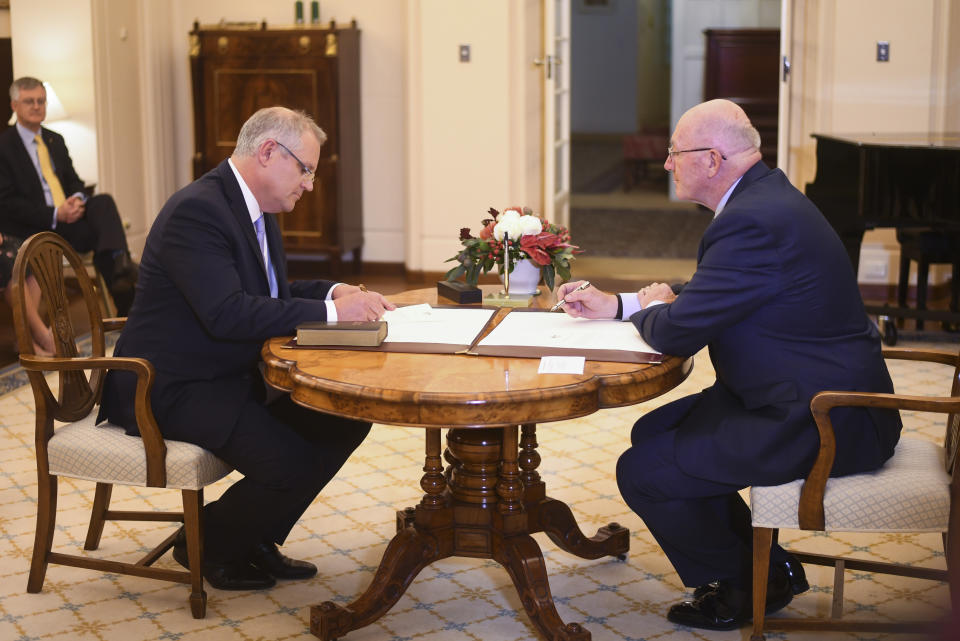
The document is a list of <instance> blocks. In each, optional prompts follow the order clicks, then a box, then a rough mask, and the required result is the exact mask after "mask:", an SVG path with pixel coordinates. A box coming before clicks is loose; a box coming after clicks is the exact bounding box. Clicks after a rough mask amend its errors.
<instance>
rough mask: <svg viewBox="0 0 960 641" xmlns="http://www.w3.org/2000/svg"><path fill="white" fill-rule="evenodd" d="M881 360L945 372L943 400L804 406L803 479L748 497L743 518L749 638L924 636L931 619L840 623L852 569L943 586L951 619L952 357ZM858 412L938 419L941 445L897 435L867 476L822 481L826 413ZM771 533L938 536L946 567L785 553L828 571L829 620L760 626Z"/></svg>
mask: <svg viewBox="0 0 960 641" xmlns="http://www.w3.org/2000/svg"><path fill="white" fill-rule="evenodd" d="M884 356H885V357H886V358H896V359H904V360H913V361H926V362H932V363H941V364H944V365H949V366H952V368H953V370H952V374H953V379H952V380H953V384H952V389H951V392H950V394H951V395H950V396H949V397H924V396H903V395H899V394H870V393H862V392H821V393H819V394H817V395H816V396H814V397H813V400H812V401H811V402H810V408H811V410H812V411H813V417H814V419H815V420H816V423H817V429H818V430H819V432H820V451H819V453H818V455H817V459H816V461H815V462H814V465H813V468H812V469H811V471H810V474H809V476H807V478H806V479H805V480H798V481H793V482H791V483H786V484H784V485H778V486H775V487H754V488H751V490H750V503H751V507H750V509H751V511H752V514H753V635H752V636H751V637H750V638H751V641H760V640H762V639H763V638H764V636H763V631H764V629H779V630H785V629H796V630H844V631H852V630H858V631H872V632H910V631H928V632H929V631H930V630H931V629H933V628H934V627H935V626H936V625H937V622H932V621H889V620H887V621H852V620H843V619H842V618H841V617H842V611H843V572H844V569H847V570H860V571H864V572H878V573H887V574H894V575H898V576H908V577H916V578H922V579H933V580H937V581H949V585H950V595H951V602H952V608H953V613H952V619H951V620H952V621H953V623H954V624H956V622H957V620H956V617H957V616H960V473H958V472H960V457H958V455H957V450H958V442H960V355H958V354H955V353H954V354H951V353H943V352H925V351H914V350H903V349H897V350H885V351H884ZM843 406H862V407H882V408H891V409H898V410H900V409H902V410H914V411H922V412H938V413H943V414H947V415H948V420H947V427H946V437H945V439H944V443H945V444H944V446H943V447H941V446H939V445H937V444H935V443H931V442H929V441H924V440H920V439H916V438H909V437H902V438H901V439H900V442H899V443H898V444H897V448H896V451H895V452H894V455H893V457H891V458H890V460H889V461H887V462H886V464H884V466H883V467H882V468H880V469H879V470H877V471H875V472H871V473H867V474H856V475H852V476H845V477H841V478H829V473H830V469H831V467H832V466H833V460H834V456H835V447H836V445H835V441H834V430H833V425H832V424H831V422H830V416H829V412H830V410H831V409H832V408H834V407H843ZM779 528H791V529H801V530H814V531H823V532H831V531H833V532H857V531H859V532H941V533H942V535H943V547H944V552H945V553H946V557H947V569H946V570H941V569H936V568H925V567H918V566H909V565H903V564H898V563H885V562H879V561H867V560H857V559H853V558H849V557H839V556H828V555H823V554H809V553H804V552H802V551H798V550H790V552H791V553H792V554H793V555H794V556H796V557H797V558H798V559H799V560H800V562H801V563H813V564H818V565H832V566H833V567H834V584H833V604H832V612H831V617H830V618H819V619H814V618H781V617H773V618H769V619H765V617H764V605H765V603H766V591H767V571H768V568H769V562H770V545H771V542H772V540H773V539H774V536H775V534H776V533H777V531H778V529H779Z"/></svg>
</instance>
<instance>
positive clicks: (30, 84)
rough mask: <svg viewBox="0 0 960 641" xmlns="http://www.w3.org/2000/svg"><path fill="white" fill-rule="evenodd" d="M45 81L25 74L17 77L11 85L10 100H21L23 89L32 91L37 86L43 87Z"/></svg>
mask: <svg viewBox="0 0 960 641" xmlns="http://www.w3.org/2000/svg"><path fill="white" fill-rule="evenodd" d="M42 86H43V81H42V80H37V79H36V78H34V77H32V76H23V77H22V78H17V79H16V80H14V81H13V84H12V85H10V100H19V99H20V92H21V91H23V90H27V91H30V90H31V89H36V88H37V87H42Z"/></svg>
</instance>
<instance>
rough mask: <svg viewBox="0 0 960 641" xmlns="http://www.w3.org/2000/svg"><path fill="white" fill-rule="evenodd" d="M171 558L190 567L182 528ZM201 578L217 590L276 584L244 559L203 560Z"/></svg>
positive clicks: (260, 588)
mask: <svg viewBox="0 0 960 641" xmlns="http://www.w3.org/2000/svg"><path fill="white" fill-rule="evenodd" d="M173 558H174V560H176V562H177V563H179V564H180V565H182V566H183V567H185V568H187V569H188V570H189V569H190V559H189V558H188V556H187V539H186V536H185V534H184V532H183V528H181V529H180V531H179V532H177V538H176V540H174V543H173ZM203 578H204V579H205V580H206V581H207V583H209V584H210V585H211V586H213V587H215V588H217V589H218V590H263V589H266V588H272V587H273V586H275V585H276V584H277V582H276V581H275V580H274V578H273V577H272V576H270V575H269V574H267V573H266V572H264V571H263V570H260V569H259V568H256V567H254V566H253V565H252V564H250V563H249V562H246V561H241V562H236V563H208V562H206V561H204V562H203Z"/></svg>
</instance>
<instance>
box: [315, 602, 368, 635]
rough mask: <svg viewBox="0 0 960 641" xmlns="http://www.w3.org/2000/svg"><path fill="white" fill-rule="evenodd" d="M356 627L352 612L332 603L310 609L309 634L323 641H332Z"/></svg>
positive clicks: (324, 603)
mask: <svg viewBox="0 0 960 641" xmlns="http://www.w3.org/2000/svg"><path fill="white" fill-rule="evenodd" d="M356 627H357V626H355V625H353V612H351V611H350V610H348V609H347V608H345V607H343V606H341V605H337V604H336V603H334V602H333V601H324V602H323V603H321V604H320V605H315V606H313V607H311V608H310V633H311V634H313V635H314V636H316V637H320V638H321V639H323V641H333V640H334V639H336V638H337V637H339V636H341V635H344V634H346V633H347V632H349V631H350V630H353V629H354V628H356Z"/></svg>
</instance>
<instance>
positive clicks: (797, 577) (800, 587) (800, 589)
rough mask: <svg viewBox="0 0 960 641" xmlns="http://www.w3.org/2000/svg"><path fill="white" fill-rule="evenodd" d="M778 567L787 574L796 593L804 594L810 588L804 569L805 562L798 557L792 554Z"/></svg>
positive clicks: (791, 587)
mask: <svg viewBox="0 0 960 641" xmlns="http://www.w3.org/2000/svg"><path fill="white" fill-rule="evenodd" d="M778 567H780V568H781V569H782V570H783V572H784V574H786V575H787V580H788V581H790V589H791V590H793V593H794V594H795V595H796V594H802V593H804V592H806V591H807V590H809V589H810V584H809V583H807V575H806V573H805V572H804V571H803V564H802V563H800V561H798V560H797V559H796V558H794V557H792V556H791V557H790V558H789V559H787V560H786V561H784V562H783V563H781V564H780V565H779V566H778Z"/></svg>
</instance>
